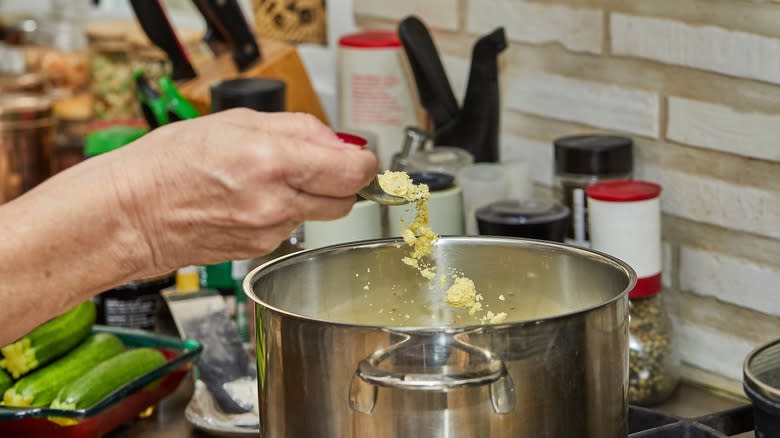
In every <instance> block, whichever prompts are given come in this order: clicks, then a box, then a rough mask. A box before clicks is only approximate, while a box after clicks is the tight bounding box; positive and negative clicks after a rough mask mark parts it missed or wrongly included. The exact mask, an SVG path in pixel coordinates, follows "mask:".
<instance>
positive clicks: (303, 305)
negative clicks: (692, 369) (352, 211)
mask: <svg viewBox="0 0 780 438" xmlns="http://www.w3.org/2000/svg"><path fill="white" fill-rule="evenodd" d="M398 243H399V242H398V241H395V240H384V241H374V242H363V243H360V244H355V245H349V244H347V245H339V246H335V247H329V248H323V249H317V250H312V251H305V252H302V253H298V254H295V255H292V256H288V257H283V258H280V259H277V260H275V261H273V262H270V263H268V264H265V265H263V266H261V267H259V268H257V269H255V270H254V271H252V272H251V273H250V274H249V275H248V276H247V278H246V280H245V282H244V289H245V291H246V292H247V294H248V295H249V296H250V297H251V298H252V299H253V300H254V301H255V302H256V303H257V304H256V317H257V329H258V334H257V349H258V353H259V354H258V370H259V373H260V376H259V382H260V383H259V384H260V410H261V424H262V427H263V434H264V436H265V437H267V438H275V437H285V438H296V437H312V436H317V437H322V438H328V437H334V438H351V437H368V436H370V437H376V438H384V437H411V436H420V437H446V438H460V437H477V436H478V437H491V438H496V437H501V438H503V437H507V438H508V437H518V436H534V437H537V436H538V437H573V436H577V437H582V438H588V437H599V438H611V437H615V438H617V437H624V436H625V435H626V434H627V429H626V415H627V394H626V388H627V384H628V382H627V372H628V353H627V331H628V324H627V315H628V313H627V312H628V309H627V297H626V293H627V291H628V290H630V289H631V287H633V284H634V282H635V275H634V273H633V271H631V269H630V268H629V267H628V266H626V265H625V264H623V263H622V262H619V261H617V260H614V259H612V258H609V257H606V256H603V255H600V254H596V253H593V252H590V251H586V250H582V249H577V248H571V247H566V246H563V245H559V244H554V243H546V242H536V241H524V240H519V239H508V238H487V237H457V238H442V239H440V241H439V242H438V244H437V246H436V248H435V251H434V259H435V260H436V263H437V266H438V268H437V269H438V270H439V272H442V273H444V272H446V273H449V272H450V271H451V269H453V268H456V269H458V270H459V271H461V272H462V273H463V274H465V275H466V276H468V277H470V278H471V279H472V280H473V281H474V282H475V284H476V285H477V288H478V289H479V291H480V293H482V294H483V295H484V296H485V301H484V303H486V304H487V303H490V304H491V305H492V307H491V310H496V311H502V310H501V309H500V308H499V306H506V308H507V310H511V311H510V312H509V313H510V314H509V316H508V319H507V321H506V322H505V323H502V324H497V325H480V324H479V323H478V320H477V321H474V320H473V319H468V317H467V315H466V317H463V318H461V319H458V312H453V311H450V313H446V312H443V309H440V308H439V306H438V305H437V304H438V303H441V302H442V301H443V294H444V293H445V291H444V290H442V288H439V287H433V288H431V287H432V286H435V284H428V283H427V282H423V281H422V280H421V277H420V276H419V275H417V274H416V273H415V271H413V270H411V268H409V267H408V266H406V265H404V264H403V263H401V261H400V260H401V258H402V257H403V256H404V255H406V252H407V248H406V247H405V246H402V245H398ZM448 275H449V274H448ZM434 283H437V282H434ZM369 285H370V287H369V288H368V290H367V289H366V286H369ZM394 294H395V295H394ZM499 295H505V300H504V301H500V300H498V299H496V297H498V296H499ZM404 301H406V303H404ZM412 301H413V303H414V304H409V303H410V302H412ZM537 301H538V302H541V303H555V306H549V305H548V304H544V305H542V306H541V307H540V308H529V309H527V308H525V307H533V305H532V303H534V302H537ZM393 303H395V304H396V305H397V306H398V307H400V308H402V309H409V310H410V312H411V311H413V310H417V313H415V314H411V313H410V314H409V315H408V317H402V316H401V315H403V313H400V314H399V318H397V320H388V319H387V317H386V316H384V317H380V316H379V310H377V308H376V307H380V308H384V307H383V306H387V308H388V310H390V309H391V307H390V306H391V305H392V304H393ZM441 307H447V306H446V305H443V304H441ZM513 307H514V309H512V308H513ZM521 307H522V308H521ZM334 308H337V309H339V310H338V312H334V311H333V309H334ZM539 309H544V310H542V311H540V310H539ZM440 310H441V312H438V311H440ZM429 312H432V313H433V314H436V313H437V312H438V315H439V319H437V320H436V321H433V320H432V319H431V316H430V315H431V314H432V313H429ZM387 313H388V312H384V314H385V315H386V314H387ZM426 314H427V315H428V316H427V317H426V316H425V315H426ZM372 321H373V322H372ZM459 321H463V322H462V323H459ZM504 370H506V371H504Z"/></svg>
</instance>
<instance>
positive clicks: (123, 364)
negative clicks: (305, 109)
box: [51, 347, 166, 409]
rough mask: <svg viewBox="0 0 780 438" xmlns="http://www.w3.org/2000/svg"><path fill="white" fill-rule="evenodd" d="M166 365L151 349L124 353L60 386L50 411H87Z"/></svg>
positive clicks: (163, 359) (163, 357) (160, 355)
mask: <svg viewBox="0 0 780 438" xmlns="http://www.w3.org/2000/svg"><path fill="white" fill-rule="evenodd" d="M165 362H166V360H165V356H163V354H162V353H160V352H159V351H157V350H155V349H153V348H146V347H141V348H135V349H132V350H127V351H125V352H123V353H120V354H118V355H116V356H114V357H112V358H110V359H107V360H105V361H103V362H102V363H100V364H99V365H98V366H96V367H94V368H92V370H90V371H88V372H87V373H86V374H84V375H82V376H81V377H79V378H78V379H76V380H74V381H73V382H72V383H70V384H68V385H65V386H63V387H62V389H61V390H60V392H59V394H57V398H55V399H54V401H53V402H52V403H51V408H52V409H84V408H88V407H90V406H92V405H94V404H95V403H97V402H99V401H100V400H102V399H103V398H104V397H105V396H107V395H108V394H111V393H112V392H114V391H115V390H117V389H119V388H120V387H122V386H124V385H126V384H127V383H130V382H131V381H133V380H135V379H137V378H139V377H141V376H143V375H144V374H146V373H148V372H150V371H152V370H154V369H155V368H158V367H160V366H162V365H163V364H165Z"/></svg>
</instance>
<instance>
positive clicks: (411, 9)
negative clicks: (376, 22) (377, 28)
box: [355, 0, 458, 30]
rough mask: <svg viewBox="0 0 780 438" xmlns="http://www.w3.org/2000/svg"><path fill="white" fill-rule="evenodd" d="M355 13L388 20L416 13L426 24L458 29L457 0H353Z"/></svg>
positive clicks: (439, 27)
mask: <svg viewBox="0 0 780 438" xmlns="http://www.w3.org/2000/svg"><path fill="white" fill-rule="evenodd" d="M355 13H356V14H358V15H368V16H372V17H378V18H387V19H390V20H401V19H403V18H406V17H407V16H408V15H417V16H418V17H420V19H421V20H422V21H423V22H424V23H425V25H426V26H429V27H433V28H438V29H445V30H457V29H458V0H423V1H421V0H394V1H386V0H355Z"/></svg>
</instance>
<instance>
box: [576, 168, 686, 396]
mask: <svg viewBox="0 0 780 438" xmlns="http://www.w3.org/2000/svg"><path fill="white" fill-rule="evenodd" d="M585 192H586V193H587V197H588V198H587V199H588V208H589V210H588V215H589V230H590V237H591V244H592V248H593V249H595V250H597V251H601V252H605V253H607V254H610V255H612V256H615V257H617V258H619V259H621V260H624V261H625V262H626V263H628V264H629V265H630V266H631V267H632V268H633V269H634V270H635V271H636V273H637V284H636V286H635V287H634V289H633V290H631V292H629V299H630V306H629V320H630V323H629V388H628V396H629V402H630V403H632V404H637V405H642V406H650V405H655V404H658V403H662V402H664V401H665V400H667V399H668V398H669V397H671V396H672V394H673V393H674V390H675V389H676V388H677V385H678V383H679V379H680V378H679V373H680V358H679V355H678V352H677V347H676V343H675V340H674V333H673V329H672V323H671V319H670V318H669V315H668V314H667V312H666V309H665V306H664V303H663V299H662V294H661V291H662V289H663V287H662V282H661V212H660V195H661V186H659V185H658V184H654V183H651V182H647V181H630V180H618V181H605V182H600V183H597V184H593V185H590V186H588V187H587V188H586V189H585Z"/></svg>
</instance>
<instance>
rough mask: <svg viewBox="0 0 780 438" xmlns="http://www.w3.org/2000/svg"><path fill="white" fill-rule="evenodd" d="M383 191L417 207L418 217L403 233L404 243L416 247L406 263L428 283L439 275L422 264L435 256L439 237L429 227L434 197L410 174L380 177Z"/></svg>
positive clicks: (391, 173) (402, 173)
mask: <svg viewBox="0 0 780 438" xmlns="http://www.w3.org/2000/svg"><path fill="white" fill-rule="evenodd" d="M377 178H378V180H379V185H380V186H381V187H382V190H384V191H386V192H387V193H390V194H391V195H395V196H400V197H402V198H404V199H406V200H408V201H410V202H414V203H415V207H416V208H417V215H416V216H415V218H414V221H412V223H411V224H409V225H408V226H407V227H406V228H405V229H404V230H403V231H401V237H403V239H404V242H406V244H407V245H409V246H411V247H412V251H411V253H410V254H409V256H408V257H404V258H403V259H402V261H403V262H404V263H405V264H407V265H409V266H411V267H413V268H415V269H417V270H419V271H420V274H421V275H422V276H423V277H425V278H426V279H428V280H431V279H433V277H434V276H435V275H436V274H435V272H434V270H435V268H434V267H431V266H423V265H421V264H420V260H421V259H422V258H424V257H428V256H430V255H431V253H432V252H433V243H434V242H435V241H436V239H438V238H439V236H437V235H436V233H434V232H433V230H432V229H431V226H430V223H429V211H428V199H429V198H430V197H431V193H430V191H429V190H428V186H427V185H425V184H415V183H414V181H412V179H411V178H410V177H409V175H407V174H406V172H392V171H389V170H386V171H385V172H384V173H383V174H380V175H378V176H377Z"/></svg>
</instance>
